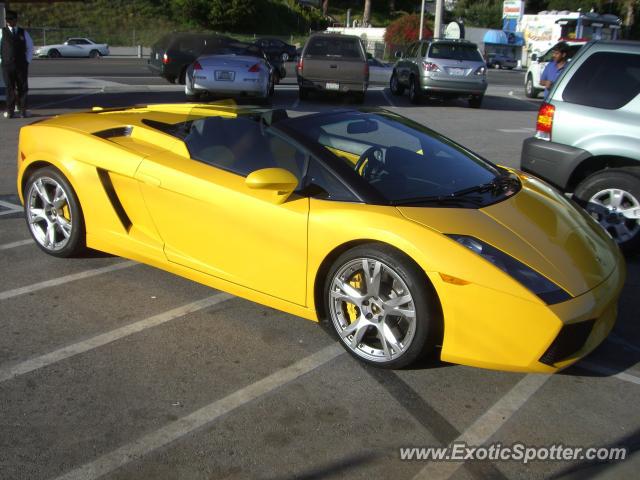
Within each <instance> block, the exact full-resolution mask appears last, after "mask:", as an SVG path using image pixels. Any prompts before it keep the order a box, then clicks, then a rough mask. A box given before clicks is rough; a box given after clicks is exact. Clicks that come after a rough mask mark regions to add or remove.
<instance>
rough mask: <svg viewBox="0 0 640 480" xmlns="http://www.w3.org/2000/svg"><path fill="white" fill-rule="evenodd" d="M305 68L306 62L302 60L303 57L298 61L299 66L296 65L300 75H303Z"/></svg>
mask: <svg viewBox="0 0 640 480" xmlns="http://www.w3.org/2000/svg"><path fill="white" fill-rule="evenodd" d="M303 67H304V60H302V57H300V59H299V60H298V65H296V69H297V70H298V73H302V69H303Z"/></svg>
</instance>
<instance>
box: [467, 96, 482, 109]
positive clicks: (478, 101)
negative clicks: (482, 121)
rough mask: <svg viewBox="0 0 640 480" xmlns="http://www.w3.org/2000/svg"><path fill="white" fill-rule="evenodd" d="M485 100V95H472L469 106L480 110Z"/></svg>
mask: <svg viewBox="0 0 640 480" xmlns="http://www.w3.org/2000/svg"><path fill="white" fill-rule="evenodd" d="M483 99H484V95H472V96H471V97H470V98H469V106H470V107H471V108H480V107H481V106H482V100H483Z"/></svg>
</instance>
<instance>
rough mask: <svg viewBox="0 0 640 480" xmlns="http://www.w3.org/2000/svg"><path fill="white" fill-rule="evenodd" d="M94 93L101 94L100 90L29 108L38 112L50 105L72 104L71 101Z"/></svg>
mask: <svg viewBox="0 0 640 480" xmlns="http://www.w3.org/2000/svg"><path fill="white" fill-rule="evenodd" d="M96 93H102V90H95V91H94V92H89V93H83V94H82V95H76V96H75V97H71V98H65V99H63V100H56V101H55V102H49V103H43V104H42V105H34V106H32V107H30V108H31V109H33V110H39V109H42V108H47V107H51V106H52V105H58V104H60V103H67V102H72V101H73V100H78V99H80V98H84V97H90V96H91V95H95V94H96Z"/></svg>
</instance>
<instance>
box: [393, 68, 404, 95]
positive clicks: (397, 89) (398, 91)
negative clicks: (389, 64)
mask: <svg viewBox="0 0 640 480" xmlns="http://www.w3.org/2000/svg"><path fill="white" fill-rule="evenodd" d="M389 90H391V93H392V94H393V95H402V94H403V93H404V86H403V85H402V84H400V81H399V80H398V75H397V74H396V72H393V73H392V74H391V80H389Z"/></svg>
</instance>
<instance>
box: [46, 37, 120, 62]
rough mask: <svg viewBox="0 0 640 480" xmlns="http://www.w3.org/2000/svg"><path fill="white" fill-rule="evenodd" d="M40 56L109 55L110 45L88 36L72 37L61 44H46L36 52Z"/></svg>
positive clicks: (92, 56)
mask: <svg viewBox="0 0 640 480" xmlns="http://www.w3.org/2000/svg"><path fill="white" fill-rule="evenodd" d="M34 53H35V54H36V55H37V56H38V57H51V58H58V57H90V58H97V57H102V56H104V55H109V45H107V44H106V43H95V42H94V41H92V40H89V39H88V38H70V39H68V40H67V41H66V42H64V43H62V44H59V45H45V46H43V47H38V48H36V49H35V52H34Z"/></svg>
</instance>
